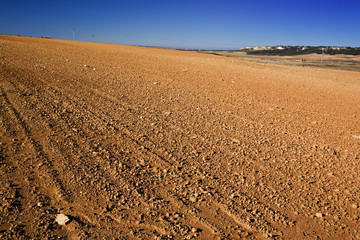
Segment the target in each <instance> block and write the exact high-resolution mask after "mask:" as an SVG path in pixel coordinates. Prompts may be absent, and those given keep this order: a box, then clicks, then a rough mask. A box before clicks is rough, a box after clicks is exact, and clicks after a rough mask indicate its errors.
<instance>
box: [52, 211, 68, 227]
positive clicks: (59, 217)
mask: <svg viewBox="0 0 360 240" xmlns="http://www.w3.org/2000/svg"><path fill="white" fill-rule="evenodd" d="M55 221H56V222H57V223H58V224H59V225H62V226H63V225H66V224H67V223H68V222H69V221H70V219H69V217H68V216H66V215H65V214H62V213H60V214H58V215H57V216H56V219H55Z"/></svg>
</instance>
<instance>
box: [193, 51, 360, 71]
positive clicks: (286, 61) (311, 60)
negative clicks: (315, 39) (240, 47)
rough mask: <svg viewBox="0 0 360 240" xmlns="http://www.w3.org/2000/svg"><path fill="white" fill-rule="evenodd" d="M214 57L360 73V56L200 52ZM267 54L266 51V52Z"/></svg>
mask: <svg viewBox="0 0 360 240" xmlns="http://www.w3.org/2000/svg"><path fill="white" fill-rule="evenodd" d="M199 52H202V53H209V54H214V55H220V56H226V57H231V58H237V59H242V60H247V61H253V62H258V63H270V64H280V65H287V66H301V67H311V68H322V69H333V70H334V69H335V70H346V71H358V72H360V55H346V54H334V55H330V54H316V53H312V54H301V55H294V56H292V55H286V53H285V54H284V55H282V56H279V55H257V54H247V53H246V52H244V51H207V50H206V51H205V50H204V51H199ZM265 53H266V51H265Z"/></svg>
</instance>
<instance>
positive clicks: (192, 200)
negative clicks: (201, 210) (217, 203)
mask: <svg viewBox="0 0 360 240" xmlns="http://www.w3.org/2000/svg"><path fill="white" fill-rule="evenodd" d="M189 201H190V202H196V201H197V199H196V197H190V198H189Z"/></svg>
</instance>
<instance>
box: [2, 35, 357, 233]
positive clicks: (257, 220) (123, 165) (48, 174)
mask: <svg viewBox="0 0 360 240" xmlns="http://www.w3.org/2000/svg"><path fill="white" fill-rule="evenodd" d="M359 190H360V73H359V72H350V71H336V70H324V69H311V68H303V67H294V66H292V67H291V66H280V65H270V64H261V63H254V62H247V61H243V60H239V59H231V58H225V57H220V56H212V55H206V54H200V53H195V52H184V51H175V50H165V49H155V48H144V47H132V46H121V45H111V44H100V43H82V42H71V41H61V40H54V39H37V38H25V37H12V36H5V35H0V238H1V239H33V238H35V239H55V238H70V239H96V238H105V239H113V238H119V239H172V238H173V239H243V238H246V239H316V238H320V239H356V238H360V219H359V217H360V208H359V206H360V192H359Z"/></svg>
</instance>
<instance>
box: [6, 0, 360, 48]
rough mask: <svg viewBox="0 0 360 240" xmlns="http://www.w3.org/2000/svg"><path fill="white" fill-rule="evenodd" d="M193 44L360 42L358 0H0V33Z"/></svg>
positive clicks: (356, 44) (163, 44) (174, 45)
mask: <svg viewBox="0 0 360 240" xmlns="http://www.w3.org/2000/svg"><path fill="white" fill-rule="evenodd" d="M73 27H75V28H76V31H75V40H78V41H95V42H108V43H119V44H127V45H146V46H161V47H172V48H194V49H238V48H241V47H246V46H258V45H311V46H319V45H329V46H352V47H360V0H351V1H349V0H339V1H332V0H326V1H324V0H319V1H318V0H312V1H308V0H301V1H300V0H287V1H284V0H282V1H281V0H273V1H271V0H267V1H265V0H243V1H242V0H238V1H236V0H128V1H122V0H119V1H106V0H103V1H101V0H98V1H92V0H87V1H75V0H74V1H67V0H62V1H59V0H53V1H51V0H47V1H36V0H30V1H29V0H26V1H25V0H20V1H17V0H0V33H2V34H11V35H24V36H33V37H39V36H50V37H52V38H59V39H67V40H72V38H73V32H72V28H73Z"/></svg>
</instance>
